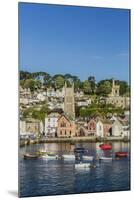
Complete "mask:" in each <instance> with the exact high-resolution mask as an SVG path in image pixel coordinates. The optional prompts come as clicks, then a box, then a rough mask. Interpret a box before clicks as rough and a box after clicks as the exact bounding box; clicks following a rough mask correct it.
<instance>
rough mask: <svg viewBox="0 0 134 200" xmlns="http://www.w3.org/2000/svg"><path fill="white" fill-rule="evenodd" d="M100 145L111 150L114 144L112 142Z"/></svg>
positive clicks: (103, 148)
mask: <svg viewBox="0 0 134 200" xmlns="http://www.w3.org/2000/svg"><path fill="white" fill-rule="evenodd" d="M99 147H100V148H101V149H102V150H111V149H112V145H111V144H101V145H100V146H99Z"/></svg>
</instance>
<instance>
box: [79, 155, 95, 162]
mask: <svg viewBox="0 0 134 200" xmlns="http://www.w3.org/2000/svg"><path fill="white" fill-rule="evenodd" d="M82 158H83V160H89V161H92V160H93V159H94V157H93V156H82Z"/></svg>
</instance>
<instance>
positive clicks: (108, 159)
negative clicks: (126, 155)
mask: <svg viewBox="0 0 134 200" xmlns="http://www.w3.org/2000/svg"><path fill="white" fill-rule="evenodd" d="M99 160H104V161H112V160H113V158H112V157H103V156H101V157H100V158H99Z"/></svg>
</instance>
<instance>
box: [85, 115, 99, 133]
mask: <svg viewBox="0 0 134 200" xmlns="http://www.w3.org/2000/svg"><path fill="white" fill-rule="evenodd" d="M96 123H97V122H96V120H95V119H94V118H92V119H90V120H89V122H88V125H87V126H88V135H93V136H95V135H96V131H97V127H96Z"/></svg>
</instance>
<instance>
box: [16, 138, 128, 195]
mask: <svg viewBox="0 0 134 200" xmlns="http://www.w3.org/2000/svg"><path fill="white" fill-rule="evenodd" d="M99 145H100V143H76V144H74V145H71V144H70V143H47V144H34V145H29V146H25V147H22V148H20V161H19V162H20V165H19V167H20V170H19V175H20V180H19V182H20V197H28V196H42V195H43V196H45V195H59V194H60V195H61V194H74V193H87V192H88V193H90V192H108V191H120V190H121V191H123V190H129V189H130V158H129V157H128V158H124V159H120V160H113V161H101V162H100V161H97V160H94V161H93V162H92V164H93V166H95V167H92V168H89V169H77V170H76V169H75V168H74V164H75V161H71V160H70V161H69V160H45V159H43V158H38V159H28V160H25V159H24V158H23V154H24V153H26V152H31V153H33V152H37V151H39V150H40V151H44V150H46V151H51V152H55V153H57V154H70V153H73V150H74V148H75V147H84V148H87V149H88V150H89V152H90V155H92V156H94V157H96V156H98V155H99V156H108V157H109V156H111V155H114V152H117V151H127V152H129V150H130V144H129V143H126V142H113V143H112V146H113V148H112V151H102V150H100V148H99Z"/></svg>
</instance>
